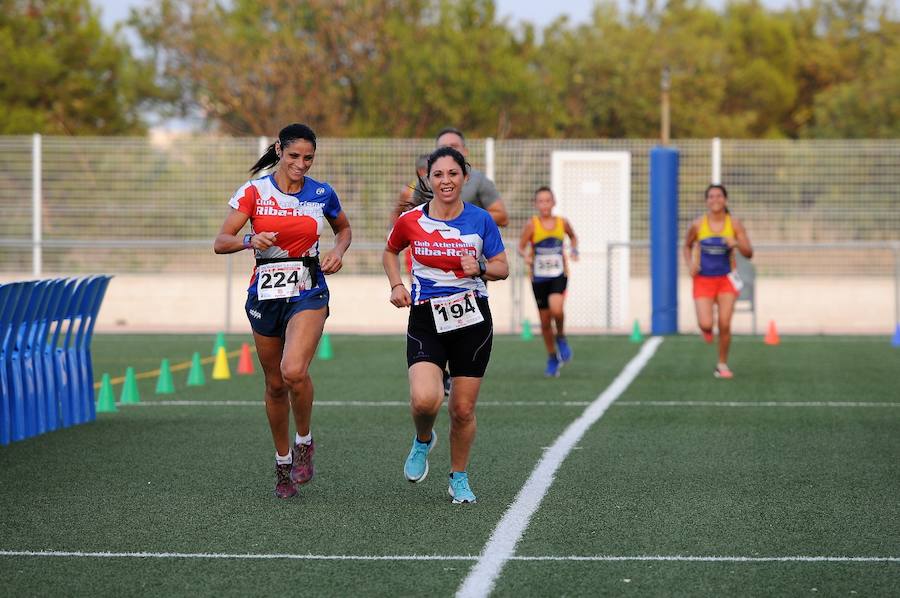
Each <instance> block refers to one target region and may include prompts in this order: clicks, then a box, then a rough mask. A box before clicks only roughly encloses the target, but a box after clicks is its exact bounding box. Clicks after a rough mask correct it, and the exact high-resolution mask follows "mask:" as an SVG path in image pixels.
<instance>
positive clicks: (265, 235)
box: [250, 232, 278, 251]
mask: <svg viewBox="0 0 900 598" xmlns="http://www.w3.org/2000/svg"><path fill="white" fill-rule="evenodd" d="M276 237H278V233H273V232H262V233H256V234H255V235H253V236H252V237H250V246H251V247H253V249H259V250H260V251H265V250H266V249H268V248H270V247H272V246H273V245H275V240H276Z"/></svg>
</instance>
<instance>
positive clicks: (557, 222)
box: [519, 187, 578, 377]
mask: <svg viewBox="0 0 900 598" xmlns="http://www.w3.org/2000/svg"><path fill="white" fill-rule="evenodd" d="M555 205H556V198H555V197H553V191H551V190H550V187H539V188H538V190H537V191H535V192H534V207H535V209H536V210H537V212H538V213H537V215H536V216H532V217H531V220H529V221H528V222H527V223H525V227H524V228H523V229H522V235H521V237H519V255H521V256H522V257H523V258H524V259H525V263H526V264H527V265H528V266H529V267H530V268H531V288H532V290H533V291H534V299H535V301H536V302H537V308H538V314H539V315H540V318H541V335H542V336H543V337H544V346H545V347H546V349H547V368H546V369H545V370H544V375H545V376H548V377H556V376H559V368H560V367H562V364H564V363H568V362H569V361H571V360H572V348H571V347H569V342H568V340H566V332H565V328H564V324H565V314H564V313H563V303H564V301H565V298H566V285H567V283H568V280H569V277H568V273H569V264H568V262H567V260H566V255H565V252H564V249H563V245H564V243H565V240H566V236H568V237H569V243H570V246H569V254H570V255H571V256H572V260H573V261H578V237H576V236H575V231H574V230H572V225H571V224H569V221H568V220H566V219H565V218H563V217H562V216H553V206H555ZM554 325H555V326H556V333H555V334H554V332H553V326H554Z"/></svg>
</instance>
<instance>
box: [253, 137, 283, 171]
mask: <svg viewBox="0 0 900 598" xmlns="http://www.w3.org/2000/svg"><path fill="white" fill-rule="evenodd" d="M276 164H278V154H277V153H276V152H275V144H274V143H273V144H272V145H270V146H269V147H268V149H266V153H264V154H263V155H262V157H260V159H259V160H257V161H256V164H254V165H253V166H251V167H250V175H251V176H256V175H257V174H259V173H260V172H261V171H263V170H267V169H269V168H271V167H273V166H275V165H276Z"/></svg>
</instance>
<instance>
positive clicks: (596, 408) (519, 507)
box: [456, 336, 663, 598]
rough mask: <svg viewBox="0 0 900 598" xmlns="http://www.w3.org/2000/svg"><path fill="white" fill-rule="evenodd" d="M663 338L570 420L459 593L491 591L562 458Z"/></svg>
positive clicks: (461, 596) (463, 595)
mask: <svg viewBox="0 0 900 598" xmlns="http://www.w3.org/2000/svg"><path fill="white" fill-rule="evenodd" d="M662 340H663V339H662V337H659V336H654V337H651V338H650V339H649V340H647V341H646V342H645V343H644V345H643V346H642V347H641V350H640V351H639V352H638V354H637V355H636V356H635V357H634V358H633V359H632V360H631V361H629V362H628V365H626V366H625V369H623V370H622V371H621V372H620V373H619V375H618V376H616V379H615V380H613V382H612V384H610V385H609V386H608V387H607V388H606V390H604V391H603V392H602V393H600V396H598V397H597V398H596V399H595V400H594V402H593V403H591V404H590V406H589V407H588V408H587V409H585V410H584V413H583V414H581V416H580V417H579V418H578V419H576V420H575V421H573V422H572V423H571V424H569V426H568V427H567V428H566V429H565V431H564V432H563V433H562V434H561V435H560V437H559V438H557V439H556V442H554V443H553V445H552V446H551V447H550V449H549V450H547V451H545V452H544V455H543V457H541V460H540V461H539V462H538V464H537V466H536V467H535V468H534V470H533V471H532V472H531V475H530V476H529V477H528V480H527V481H526V482H525V485H524V486H522V489H521V490H519V494H518V495H517V496H516V500H515V501H514V502H513V504H512V505H511V506H510V507H509V509H507V510H506V513H504V514H503V517H502V518H501V519H500V522H499V523H498V524H497V527H496V528H494V531H493V532H491V537H490V538H489V539H488V542H487V544H485V546H484V548H483V549H482V551H481V556H480V557H479V559H478V562H477V563H475V566H474V567H472V569H471V571H469V574H468V575H467V576H466V578H465V580H463V583H462V585H461V586H460V587H459V589H458V590H457V592H456V595H457V597H459V598H472V597H479V598H480V597H482V596H488V595H489V594H490V593H491V590H492V589H493V587H494V583H495V582H496V579H497V577H498V576H499V575H500V572H501V571H502V570H503V566H504V565H505V564H506V561H508V560H509V559H510V558H511V557H512V556H513V555H514V554H515V550H516V544H517V543H518V542H519V539H520V538H521V537H522V534H523V533H524V532H525V529H526V528H527V527H528V523H529V522H530V521H531V516H532V515H534V513H535V511H537V508H538V506H540V504H541V501H542V500H543V499H544V495H545V494H546V493H547V490H549V489H550V485H551V484H552V483H553V479H554V477H555V476H556V471H557V470H558V469H559V467H560V465H562V462H563V461H564V460H565V458H566V457H567V456H568V455H569V453H570V452H571V451H572V448H573V447H574V446H575V445H576V444H578V441H580V440H581V438H582V437H583V436H584V434H585V433H586V432H587V431H588V429H589V428H590V427H591V426H592V425H593V424H594V423H595V422H597V420H599V419H600V418H601V417H602V416H603V414H604V413H605V412H606V409H607V408H608V407H609V406H610V405H611V404H612V402H613V401H615V400H616V399H617V398H619V396H620V395H621V394H622V393H623V392H625V389H627V388H628V386H629V385H630V384H631V382H632V381H633V380H634V379H635V378H637V376H638V374H639V373H640V372H641V370H643V369H644V366H645V365H647V362H649V361H650V358H651V357H653V354H654V353H656V349H657V348H658V347H659V345H660V344H661V343H662Z"/></svg>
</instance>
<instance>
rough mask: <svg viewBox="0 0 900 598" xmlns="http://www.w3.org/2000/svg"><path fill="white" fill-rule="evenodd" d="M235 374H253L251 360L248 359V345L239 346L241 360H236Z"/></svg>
mask: <svg viewBox="0 0 900 598" xmlns="http://www.w3.org/2000/svg"><path fill="white" fill-rule="evenodd" d="M237 373H238V374H252V373H253V359H251V358H250V345H248V344H247V343H244V344H242V345H241V358H240V359H239V360H238V367H237Z"/></svg>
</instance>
